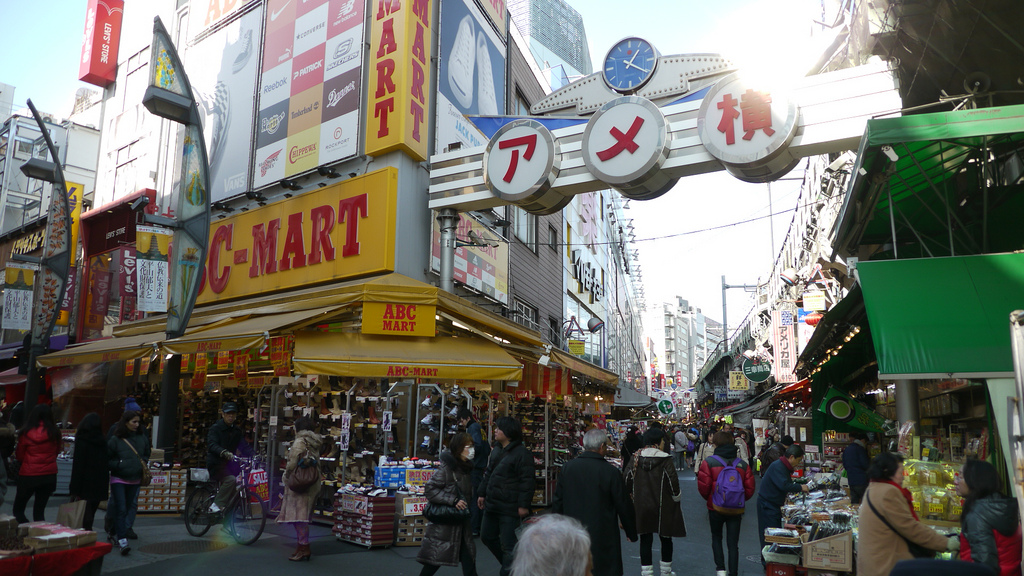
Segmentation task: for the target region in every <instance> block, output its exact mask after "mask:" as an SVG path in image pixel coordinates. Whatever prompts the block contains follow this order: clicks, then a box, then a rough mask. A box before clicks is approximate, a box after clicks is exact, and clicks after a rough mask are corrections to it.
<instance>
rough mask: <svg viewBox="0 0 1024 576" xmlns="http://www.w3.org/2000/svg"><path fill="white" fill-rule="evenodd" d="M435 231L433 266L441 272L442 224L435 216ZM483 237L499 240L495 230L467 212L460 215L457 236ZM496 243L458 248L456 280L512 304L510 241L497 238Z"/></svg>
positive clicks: (431, 248)
mask: <svg viewBox="0 0 1024 576" xmlns="http://www.w3.org/2000/svg"><path fill="white" fill-rule="evenodd" d="M433 221H434V230H433V233H432V235H431V242H430V269H431V270H432V271H434V272H440V271H441V227H440V225H439V224H438V222H437V218H434V219H433ZM470 232H473V233H474V234H476V235H478V236H480V237H481V238H483V239H484V240H496V239H497V238H496V236H495V234H494V232H491V231H490V230H489V229H487V227H486V226H484V225H483V224H481V223H479V222H477V221H476V220H474V219H473V218H471V217H469V216H466V215H465V214H459V224H458V227H457V228H456V229H455V236H456V237H457V238H461V239H463V240H465V239H468V238H469V233H470ZM496 243H497V244H498V246H497V247H493V246H463V247H461V248H456V249H455V273H454V278H455V281H456V282H460V283H462V284H465V285H466V286H469V287H470V288H472V289H474V290H476V291H477V292H480V293H483V294H486V295H487V296H489V297H491V298H493V299H494V300H497V301H498V302H501V303H502V304H508V244H507V243H505V242H503V241H500V240H499V241H497V242H496Z"/></svg>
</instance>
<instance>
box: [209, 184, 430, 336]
mask: <svg viewBox="0 0 1024 576" xmlns="http://www.w3.org/2000/svg"><path fill="white" fill-rule="evenodd" d="M397 184H398V170H397V169H396V168H391V167H389V168H384V169H383V170H378V171H376V172H372V173H370V174H367V175H365V176H360V177H357V178H352V179H350V180H345V181H344V182H340V183H338V184H334V185H331V186H327V187H326V188H321V189H319V190H316V191H314V192H309V193H307V194H303V195H301V196H297V197H295V198H292V199H290V200H286V201H283V202H279V203H276V204H274V205H273V206H267V207H265V208H260V209H259V210H252V211H249V212H245V213H243V214H239V215H237V216H234V217H231V218H226V219H224V220H218V221H216V222H215V223H214V224H212V225H211V226H210V252H209V256H208V258H207V270H206V275H205V277H204V279H203V283H202V285H201V288H200V293H199V299H198V302H197V303H198V304H205V303H209V302H216V301H220V300H226V299H229V298H237V297H241V296H250V295H253V294H259V293H263V292H270V291H275V290H281V289H285V288H295V287H299V286H306V285H310V284H317V283H322V282H326V281H330V280H338V279H343V278H349V277H352V276H362V275H367V274H379V273H385V272H392V271H394V267H395V265H394V260H395V204H396V197H397ZM430 317H431V321H433V313H431V314H430ZM388 333H389V334H390V333H392V332H388ZM432 335H433V334H431V336H432Z"/></svg>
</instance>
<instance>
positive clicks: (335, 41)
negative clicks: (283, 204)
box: [253, 0, 365, 188]
mask: <svg viewBox="0 0 1024 576" xmlns="http://www.w3.org/2000/svg"><path fill="white" fill-rule="evenodd" d="M364 8H365V2H363V1H362V0H302V1H293V0H268V2H267V4H266V9H265V14H264V16H265V19H264V29H265V38H264V44H263V60H262V62H261V64H260V68H261V70H262V72H263V74H262V77H261V80H260V86H259V91H258V93H257V100H258V106H257V109H258V110H259V112H258V115H257V118H256V156H255V167H254V170H253V187H254V188H259V187H261V186H266V185H268V184H272V183H274V182H277V181H279V180H281V179H282V178H287V177H289V176H292V175H295V174H298V173H300V172H305V171H307V170H311V169H313V168H316V167H317V166H321V165H323V164H330V163H331V162H336V161H338V160H341V159H344V158H348V157H350V156H354V155H355V154H356V153H357V152H358V149H359V122H360V120H359V110H360V106H359V99H360V96H359V95H360V93H361V92H362V86H361V85H362V82H361V78H362V75H361V68H362V62H363V28H364V26H363V14H364V12H363V11H364Z"/></svg>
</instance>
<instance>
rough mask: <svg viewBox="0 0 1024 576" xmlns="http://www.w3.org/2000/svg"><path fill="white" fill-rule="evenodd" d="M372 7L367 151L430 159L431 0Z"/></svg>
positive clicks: (386, 0) (396, 0) (377, 2)
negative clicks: (428, 77) (428, 132)
mask: <svg viewBox="0 0 1024 576" xmlns="http://www.w3.org/2000/svg"><path fill="white" fill-rule="evenodd" d="M371 8H372V12H371V14H370V81H369V85H368V86H367V98H366V102H367V110H366V153H367V154H369V155H371V156H377V155H380V154H384V153H386V152H391V151H392V150H402V151H403V152H405V153H406V154H408V155H409V156H412V157H413V158H415V159H416V160H417V161H422V160H426V158H427V122H426V113H427V111H428V110H430V97H429V96H427V95H428V94H429V93H430V84H429V82H428V80H427V70H429V69H430V66H429V63H430V38H431V34H430V32H431V16H432V14H433V10H432V9H431V6H430V0H373V2H372V4H371Z"/></svg>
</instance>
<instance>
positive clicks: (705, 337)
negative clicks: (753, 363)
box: [647, 296, 722, 390]
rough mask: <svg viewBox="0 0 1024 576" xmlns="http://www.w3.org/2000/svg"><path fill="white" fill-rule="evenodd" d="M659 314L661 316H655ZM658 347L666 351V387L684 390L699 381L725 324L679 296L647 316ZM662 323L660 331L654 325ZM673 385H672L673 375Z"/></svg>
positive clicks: (663, 362) (652, 336)
mask: <svg viewBox="0 0 1024 576" xmlns="http://www.w3.org/2000/svg"><path fill="white" fill-rule="evenodd" d="M655 315H658V316H659V317H657V318H655ZM647 321H648V322H649V325H650V326H651V327H652V330H651V331H650V335H651V339H652V340H653V343H654V349H655V350H658V351H660V352H661V353H662V355H661V358H662V362H661V366H660V368H661V370H662V373H663V374H664V375H665V382H666V387H671V388H673V389H679V390H684V389H686V388H692V387H693V386H694V385H695V383H696V382H695V380H696V377H697V374H698V373H699V372H700V369H701V367H702V366H703V365H704V362H706V361H707V359H708V357H709V355H710V353H711V352H712V351H713V350H714V349H715V347H716V346H718V345H719V344H720V343H721V342H722V324H721V323H720V322H717V321H715V320H712V319H711V318H708V317H707V316H705V315H704V313H703V312H701V309H700V308H696V307H694V306H691V305H690V303H689V301H687V300H685V299H683V298H682V297H679V296H677V297H676V302H675V303H671V302H665V303H663V304H662V305H661V307H660V309H657V310H655V311H654V312H653V315H650V316H648V317H647ZM654 326H661V327H662V330H661V331H660V332H659V331H657V330H656V329H653V327H654ZM670 378H671V379H672V385H671V386H668V381H669V379H670Z"/></svg>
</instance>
